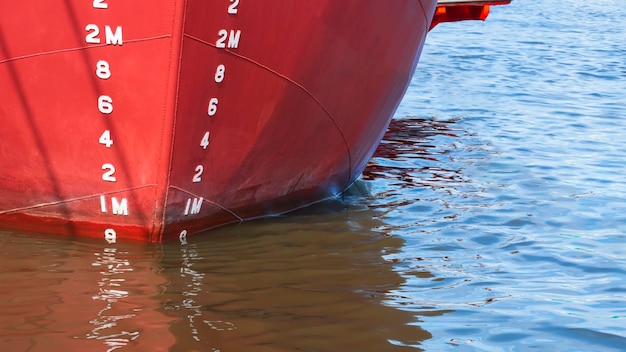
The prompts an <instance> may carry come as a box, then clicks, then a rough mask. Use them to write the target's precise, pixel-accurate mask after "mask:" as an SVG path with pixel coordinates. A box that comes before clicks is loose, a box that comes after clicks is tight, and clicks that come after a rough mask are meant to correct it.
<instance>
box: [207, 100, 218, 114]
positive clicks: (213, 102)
mask: <svg viewBox="0 0 626 352" xmlns="http://www.w3.org/2000/svg"><path fill="white" fill-rule="evenodd" d="M217 103H218V100H217V98H211V100H210V101H209V108H208V111H207V113H208V114H209V116H213V115H215V113H216V112H217Z"/></svg>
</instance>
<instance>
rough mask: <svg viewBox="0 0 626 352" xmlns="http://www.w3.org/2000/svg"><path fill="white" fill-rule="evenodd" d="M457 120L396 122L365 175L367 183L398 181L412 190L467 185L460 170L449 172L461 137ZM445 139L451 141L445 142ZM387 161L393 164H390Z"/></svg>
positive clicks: (406, 120)
mask: <svg viewBox="0 0 626 352" xmlns="http://www.w3.org/2000/svg"><path fill="white" fill-rule="evenodd" d="M455 123H456V121H455V120H449V121H437V120H431V119H419V118H403V119H394V120H392V121H391V124H390V125H389V129H388V130H387V133H386V134H385V137H384V138H383V141H382V143H381V144H380V145H379V146H378V149H376V152H375V153H374V157H373V159H372V160H370V163H369V164H368V166H367V168H366V169H365V170H364V171H363V179H364V180H372V179H376V178H379V177H382V178H384V179H388V180H392V179H395V180H398V181H400V182H401V183H402V184H403V185H404V186H403V187H410V188H419V187H435V188H437V187H449V186H451V185H453V184H455V183H462V182H465V180H464V179H463V176H462V175H461V170H455V169H451V168H446V167H445V166H444V165H449V164H450V163H449V162H443V161H441V160H439V159H440V158H449V157H450V153H451V149H452V148H454V143H455V142H456V141H457V140H458V137H459V136H458V133H459V132H461V133H464V132H463V131H460V130H458V129H455V128H454V124H455ZM444 139H452V141H447V142H446V141H445V140H444ZM387 161H393V162H391V163H389V164H387Z"/></svg>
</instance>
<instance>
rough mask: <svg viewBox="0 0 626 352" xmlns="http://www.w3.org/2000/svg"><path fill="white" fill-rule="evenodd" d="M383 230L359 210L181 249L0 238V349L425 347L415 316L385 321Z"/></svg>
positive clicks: (282, 221)
mask: <svg viewBox="0 0 626 352" xmlns="http://www.w3.org/2000/svg"><path fill="white" fill-rule="evenodd" d="M384 226H385V224H384V223H383V222H381V220H379V219H378V218H377V214H376V213H375V212H374V211H372V210H370V209H369V208H366V207H363V208H358V209H355V210H352V211H350V212H347V211H343V212H334V213H330V214H321V215H318V216H315V217H312V218H309V217H307V216H304V217H300V218H295V219H294V218H293V217H284V218H279V219H276V220H273V221H267V222H265V221H262V220H261V221H259V222H258V223H254V224H253V223H250V224H242V225H241V226H237V227H226V228H222V229H216V230H215V232H214V236H207V237H205V238H198V239H193V241H192V242H190V243H188V244H185V245H180V244H178V243H166V244H160V245H156V246H144V245H128V244H115V245H102V244H101V243H100V242H91V241H87V242H85V241H84V240H83V241H70V242H67V241H62V240H61V239H56V238H50V237H47V238H46V237H44V236H19V235H3V236H6V237H2V238H0V240H1V242H2V243H3V248H4V250H5V251H7V253H8V254H7V255H5V256H3V257H2V258H0V264H1V266H2V267H3V268H4V272H5V274H4V275H3V276H2V277H1V278H0V280H1V281H0V283H2V284H3V285H2V287H4V292H5V298H6V300H3V301H0V309H2V311H3V312H4V314H3V315H2V316H1V317H0V331H1V332H2V334H3V341H2V342H1V343H0V346H2V347H3V348H4V350H7V351H24V350H29V351H46V352H54V351H59V352H61V351H75V350H80V351H83V350H84V351H104V350H114V348H120V351H123V350H125V349H126V348H131V349H132V350H138V351H168V350H169V351H205V350H208V351H212V350H220V351H259V352H269V351H273V352H275V351H297V350H319V351H325V350H340V351H369V350H373V351H388V350H395V349H396V348H399V347H397V346H394V345H392V344H390V342H389V341H395V342H396V343H401V344H407V345H412V346H418V345H419V344H420V343H421V341H423V340H426V339H429V338H430V337H431V335H430V334H429V333H428V332H427V331H424V330H423V329H421V328H420V327H419V326H418V325H417V324H416V323H417V318H416V317H415V315H414V312H407V311H403V310H401V309H396V308H395V307H394V306H395V305H397V306H399V307H400V308H401V306H400V304H401V303H398V302H396V297H395V296H394V295H395V294H397V292H398V290H400V289H401V286H402V285H403V284H404V283H405V279H404V278H403V277H402V276H400V275H399V274H398V273H397V272H396V271H395V270H394V265H395V263H394V262H392V261H387V260H384V259H383V258H382V257H381V256H383V255H394V254H395V253H396V252H397V251H399V250H400V249H401V248H402V246H403V245H404V242H403V240H402V239H401V238H399V237H397V236H388V235H387V234H385V233H381V232H380V229H381V228H383V227H384ZM242 234H245V235H243V236H242ZM11 236H14V237H11ZM33 251H36V252H37V253H38V255H36V256H33V255H32V252H33ZM25 268H28V269H25ZM32 268H41V270H36V271H33V270H32ZM11 281H15V282H11ZM431 311H432V309H429V314H433V315H439V314H442V313H443V312H438V311H432V312H431Z"/></svg>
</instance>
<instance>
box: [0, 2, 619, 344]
mask: <svg viewBox="0 0 626 352" xmlns="http://www.w3.org/2000/svg"><path fill="white" fill-rule="evenodd" d="M624 19H626V6H624V2H623V1H622V0H596V1H586V0H564V1H557V0H544V1H531V0H515V1H513V3H512V4H511V5H508V6H501V7H493V8H492V13H491V16H490V17H489V19H488V20H487V21H486V22H461V23H447V24H441V25H440V26H438V27H437V28H435V29H434V30H433V31H432V32H431V33H430V35H429V38H428V40H427V44H426V46H425V48H424V52H423V55H422V58H421V62H420V64H419V66H418V69H417V71H416V73H415V76H414V77H413V79H412V82H411V84H410V87H409V88H408V91H407V94H406V97H405V99H404V100H403V102H402V104H401V106H400V107H399V109H398V111H397V113H396V116H395V118H394V120H393V122H392V123H391V125H390V128H389V131H388V133H387V134H386V136H385V139H384V141H383V142H382V143H381V145H380V147H379V148H378V150H377V152H376V155H375V157H374V158H373V159H372V160H371V162H370V163H369V165H368V168H367V169H366V171H365V172H364V174H363V176H362V178H361V180H360V181H359V182H357V184H356V185H355V187H353V188H352V189H351V190H350V192H348V193H347V194H346V195H345V196H344V197H342V198H341V199H338V200H337V201H334V202H327V203H323V204H320V205H318V206H316V207H314V208H309V209H305V210H302V211H300V212H298V213H295V214H289V215H286V216H283V217H280V218H273V219H267V220H262V221H257V222H250V223H244V224H241V225H239V226H229V227H225V228H223V229H219V230H217V231H214V232H212V233H210V234H207V235H206V236H197V237H192V238H189V239H188V243H186V244H184V245H182V244H180V243H166V244H162V245H133V244H115V245H107V244H105V243H102V241H92V240H87V239H76V240H68V239H65V238H54V237H50V236H43V235H37V234H26V233H21V232H17V231H11V230H4V231H0V252H2V253H1V255H0V261H1V262H2V274H1V275H0V347H1V349H2V350H3V351H71V350H88V351H113V350H120V351H168V350H169V351H400V350H412V351H418V350H425V351H442V350H454V351H527V350H536V351H623V350H626V176H625V175H626V158H625V155H626V26H625V25H624Z"/></svg>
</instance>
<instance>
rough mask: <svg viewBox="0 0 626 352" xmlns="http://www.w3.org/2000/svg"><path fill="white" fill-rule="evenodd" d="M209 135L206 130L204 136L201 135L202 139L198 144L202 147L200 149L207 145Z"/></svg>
mask: <svg viewBox="0 0 626 352" xmlns="http://www.w3.org/2000/svg"><path fill="white" fill-rule="evenodd" d="M209 136H210V133H209V132H206V133H205V134H204V137H202V140H201V141H200V146H201V147H202V149H206V148H207V147H208V146H209Z"/></svg>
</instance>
